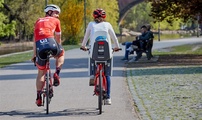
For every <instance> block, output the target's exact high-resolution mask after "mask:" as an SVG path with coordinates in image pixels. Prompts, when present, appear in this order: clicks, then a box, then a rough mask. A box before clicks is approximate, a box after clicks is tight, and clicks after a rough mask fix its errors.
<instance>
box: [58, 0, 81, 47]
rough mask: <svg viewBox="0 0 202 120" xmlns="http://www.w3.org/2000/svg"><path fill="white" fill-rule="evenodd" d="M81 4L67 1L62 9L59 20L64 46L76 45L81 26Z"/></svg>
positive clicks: (78, 40)
mask: <svg viewBox="0 0 202 120" xmlns="http://www.w3.org/2000/svg"><path fill="white" fill-rule="evenodd" d="M83 9H84V7H83V2H78V1H73V0H71V1H68V2H66V3H65V5H63V7H62V10H63V11H62V14H61V15H60V20H61V24H62V30H63V31H64V32H63V38H64V39H65V42H63V43H64V44H78V43H79V42H80V39H79V34H80V32H81V28H82V26H83V16H84V14H83V12H81V11H83Z"/></svg>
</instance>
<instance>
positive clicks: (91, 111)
mask: <svg viewBox="0 0 202 120" xmlns="http://www.w3.org/2000/svg"><path fill="white" fill-rule="evenodd" d="M201 41H202V39H201V38H190V39H183V40H180V41H177V42H176V41H161V42H155V43H154V49H158V48H163V47H169V46H174V45H180V44H188V43H193V42H201ZM123 54H124V46H123V51H121V52H118V53H114V74H113V75H114V76H113V77H112V78H111V79H112V86H111V96H112V105H111V106H103V111H104V113H103V114H102V115H98V110H97V106H98V103H97V101H98V98H97V97H96V96H93V87H90V86H88V82H89V77H88V76H87V63H88V58H87V57H88V55H87V52H83V51H81V50H79V49H73V50H69V51H66V53H65V64H64V66H63V69H62V71H61V85H60V86H59V87H55V88H54V97H53V98H52V101H51V104H50V114H49V115H46V114H45V107H37V106H36V105H35V103H34V102H35V98H36V89H35V78H36V73H37V70H36V68H35V67H34V66H33V63H31V62H30V61H26V62H23V63H19V64H13V65H10V66H8V67H5V68H2V69H0V120H22V119H30V120H32V119H33V120H34V119H39V120H44V119H48V120H55V119H60V120H94V119H97V120H138V114H136V113H135V111H134V109H133V101H132V98H133V97H132V96H131V95H130V93H129V89H128V87H127V81H126V78H125V77H124V69H125V68H124V62H123V61H121V60H120V59H121V58H122V56H123ZM16 59H17V58H16ZM53 66H54V60H53V59H51V68H53ZM52 72H54V68H53V69H52Z"/></svg>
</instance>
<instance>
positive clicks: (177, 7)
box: [147, 0, 202, 23]
mask: <svg viewBox="0 0 202 120" xmlns="http://www.w3.org/2000/svg"><path fill="white" fill-rule="evenodd" d="M147 1H149V2H151V4H152V8H151V16H152V17H153V18H154V19H155V20H156V21H163V20H166V21H167V22H169V23H172V22H173V20H174V19H176V18H178V19H183V20H184V22H186V21H188V20H189V19H193V20H194V19H195V20H196V19H197V16H202V11H201V8H202V1H201V0H147ZM200 18H201V19H200V20H199V22H202V17H200Z"/></svg>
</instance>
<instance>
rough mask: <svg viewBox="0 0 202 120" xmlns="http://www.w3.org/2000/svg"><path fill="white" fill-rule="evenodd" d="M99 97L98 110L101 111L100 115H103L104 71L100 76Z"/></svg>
mask: <svg viewBox="0 0 202 120" xmlns="http://www.w3.org/2000/svg"><path fill="white" fill-rule="evenodd" d="M98 87H99V95H98V109H99V114H102V100H103V95H102V70H100V75H99V86H98Z"/></svg>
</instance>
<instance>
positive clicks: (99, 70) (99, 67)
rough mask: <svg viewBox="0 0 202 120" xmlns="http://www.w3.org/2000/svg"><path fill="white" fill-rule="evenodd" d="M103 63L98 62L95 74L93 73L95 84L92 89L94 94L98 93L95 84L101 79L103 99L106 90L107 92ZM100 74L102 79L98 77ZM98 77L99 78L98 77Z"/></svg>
mask: <svg viewBox="0 0 202 120" xmlns="http://www.w3.org/2000/svg"><path fill="white" fill-rule="evenodd" d="M104 65H105V64H104V63H98V65H97V70H96V75H95V85H94V91H95V94H96V95H99V91H98V92H97V90H96V89H97V88H96V87H97V85H99V84H100V80H101V81H102V91H104V94H103V99H105V98H106V92H107V80H106V77H105V73H104V70H103V69H104V67H103V66H104ZM100 75H101V77H102V79H100V78H99V76H100ZM98 78H99V79H98Z"/></svg>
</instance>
